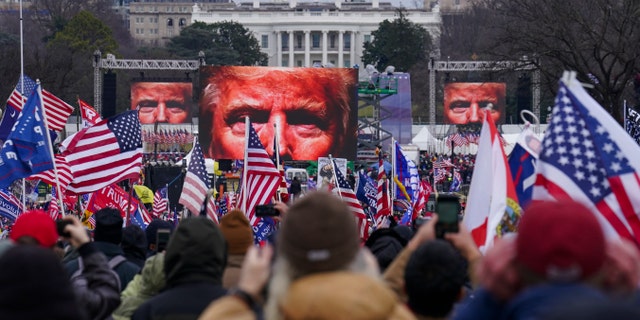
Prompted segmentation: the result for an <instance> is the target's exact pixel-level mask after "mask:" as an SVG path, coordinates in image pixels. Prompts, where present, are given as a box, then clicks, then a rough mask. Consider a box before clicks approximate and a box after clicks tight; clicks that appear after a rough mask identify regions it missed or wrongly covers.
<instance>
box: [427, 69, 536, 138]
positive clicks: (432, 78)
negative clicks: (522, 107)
mask: <svg viewBox="0 0 640 320" xmlns="http://www.w3.org/2000/svg"><path fill="white" fill-rule="evenodd" d="M501 70H513V71H531V72H532V73H533V75H532V77H531V90H532V96H533V97H532V99H533V101H532V106H533V113H534V114H535V115H536V117H538V119H540V70H539V69H538V68H537V67H536V65H535V64H534V61H532V60H529V59H528V58H526V57H524V58H523V59H522V60H520V61H439V60H435V59H431V60H430V61H429V125H430V126H431V127H432V128H435V125H436V72H438V71H446V72H456V71H458V72H463V71H501Z"/></svg>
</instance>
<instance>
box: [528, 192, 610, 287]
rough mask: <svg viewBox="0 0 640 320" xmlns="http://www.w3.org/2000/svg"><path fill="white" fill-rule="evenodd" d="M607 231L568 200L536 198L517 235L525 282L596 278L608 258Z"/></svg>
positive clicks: (583, 207) (588, 213)
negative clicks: (537, 199)
mask: <svg viewBox="0 0 640 320" xmlns="http://www.w3.org/2000/svg"><path fill="white" fill-rule="evenodd" d="M605 251H606V243H605V237H604V232H603V231H602V227H601V226H600V223H599V222H598V220H597V219H596V217H595V216H594V214H593V213H592V212H591V211H590V210H589V209H588V208H587V207H585V206H584V205H583V204H580V203H578V202H575V201H573V200H569V199H563V200H559V201H557V202H552V201H534V202H532V203H531V204H530V205H529V206H528V207H527V209H526V214H524V215H523V217H522V219H521V220H520V224H519V227H518V234H517V236H516V252H517V253H516V266H517V267H518V268H519V270H520V271H521V273H522V278H523V280H524V282H525V284H526V283H537V282H541V281H550V282H577V281H588V280H593V279H594V278H595V277H596V275H598V273H599V271H600V270H601V268H602V266H603V264H604V261H605Z"/></svg>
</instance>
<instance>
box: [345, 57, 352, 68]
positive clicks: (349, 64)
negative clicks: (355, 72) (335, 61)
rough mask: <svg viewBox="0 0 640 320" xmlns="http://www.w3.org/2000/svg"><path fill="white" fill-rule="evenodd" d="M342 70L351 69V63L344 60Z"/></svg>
mask: <svg viewBox="0 0 640 320" xmlns="http://www.w3.org/2000/svg"><path fill="white" fill-rule="evenodd" d="M343 67H344V68H351V61H350V60H349V59H344V66H343Z"/></svg>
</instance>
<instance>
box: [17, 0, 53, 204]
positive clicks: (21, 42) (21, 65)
mask: <svg viewBox="0 0 640 320" xmlns="http://www.w3.org/2000/svg"><path fill="white" fill-rule="evenodd" d="M23 34H24V32H23V22H22V0H20V93H22V95H21V96H22V107H23V108H24V104H25V103H26V99H27V97H25V93H24V36H23ZM41 106H42V105H41ZM43 113H44V112H43ZM46 134H49V132H46ZM25 189H26V183H25V181H24V178H22V210H23V211H24V209H25V208H26V207H27V206H26V201H27V199H26V192H25Z"/></svg>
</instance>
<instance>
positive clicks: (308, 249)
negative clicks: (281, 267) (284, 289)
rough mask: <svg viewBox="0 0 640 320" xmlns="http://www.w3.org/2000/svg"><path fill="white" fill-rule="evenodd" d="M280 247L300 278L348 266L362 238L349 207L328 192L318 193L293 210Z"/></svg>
mask: <svg viewBox="0 0 640 320" xmlns="http://www.w3.org/2000/svg"><path fill="white" fill-rule="evenodd" d="M277 246H278V250H279V252H280V253H281V254H282V255H283V256H284V257H286V258H287V260H288V261H289V263H291V265H292V266H293V267H294V268H295V269H296V270H297V271H298V272H299V273H300V275H304V274H309V273H314V272H325V271H335V270H340V269H342V268H344V267H345V266H347V265H348V264H349V263H350V262H351V261H353V259H354V257H355V256H356V253H357V252H358V250H359V247H360V237H359V236H358V228H357V225H356V222H355V218H354V216H353V214H352V213H351V212H350V211H349V208H348V207H347V205H346V204H345V203H344V202H342V201H341V200H340V199H339V198H337V197H335V196H333V195H331V194H329V193H327V192H321V191H317V192H312V193H308V194H307V195H306V196H305V197H304V198H301V199H300V200H298V201H296V203H295V204H294V205H293V206H291V208H290V209H289V211H288V212H287V215H286V217H285V219H284V222H283V224H282V228H281V230H280V233H279V235H278V241H277Z"/></svg>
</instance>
